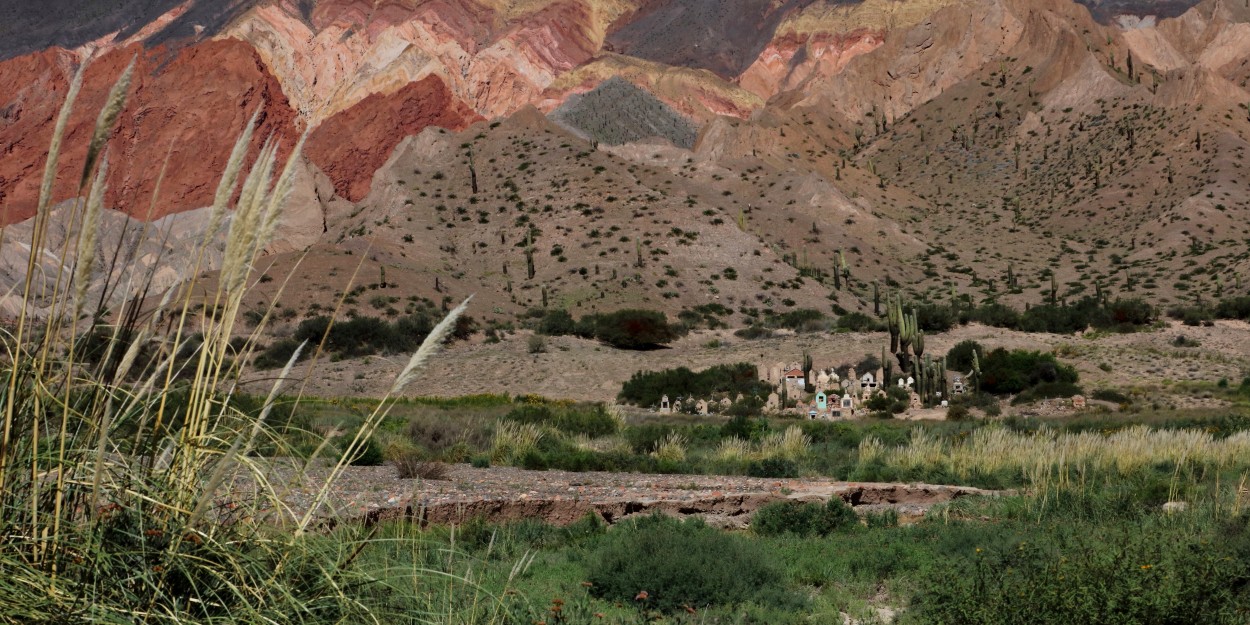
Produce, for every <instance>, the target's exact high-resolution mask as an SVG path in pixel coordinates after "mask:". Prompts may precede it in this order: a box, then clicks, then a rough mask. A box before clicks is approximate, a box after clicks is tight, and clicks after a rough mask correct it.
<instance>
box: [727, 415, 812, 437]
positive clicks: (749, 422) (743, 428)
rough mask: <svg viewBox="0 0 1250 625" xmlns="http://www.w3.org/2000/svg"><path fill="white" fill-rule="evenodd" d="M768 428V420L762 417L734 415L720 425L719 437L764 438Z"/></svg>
mask: <svg viewBox="0 0 1250 625" xmlns="http://www.w3.org/2000/svg"><path fill="white" fill-rule="evenodd" d="M805 423H807V422H805ZM768 430H769V426H768V420H767V419H764V418H763V417H760V418H758V419H752V418H750V417H748V416H747V415H736V416H734V418H732V419H730V420H729V421H726V422H725V424H724V425H722V426H720V437H721V438H723V439H724V438H738V439H742V440H744V441H759V440H760V439H762V438H764V435H765V434H767V433H768Z"/></svg>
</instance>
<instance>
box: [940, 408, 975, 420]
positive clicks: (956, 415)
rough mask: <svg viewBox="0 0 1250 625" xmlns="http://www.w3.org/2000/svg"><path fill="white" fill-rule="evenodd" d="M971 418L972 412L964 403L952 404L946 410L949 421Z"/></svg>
mask: <svg viewBox="0 0 1250 625" xmlns="http://www.w3.org/2000/svg"><path fill="white" fill-rule="evenodd" d="M970 418H972V413H971V412H970V411H969V410H968V407H967V406H965V405H963V404H951V405H950V407H949V408H947V410H946V420H947V421H967V420H968V419H970Z"/></svg>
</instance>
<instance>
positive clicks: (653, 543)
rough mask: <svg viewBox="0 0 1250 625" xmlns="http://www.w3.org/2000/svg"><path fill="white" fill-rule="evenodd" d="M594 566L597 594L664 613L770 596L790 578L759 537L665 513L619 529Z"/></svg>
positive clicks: (609, 536) (605, 542)
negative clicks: (755, 539) (771, 590)
mask: <svg viewBox="0 0 1250 625" xmlns="http://www.w3.org/2000/svg"><path fill="white" fill-rule="evenodd" d="M587 569H588V573H589V574H588V578H589V581H590V583H591V584H592V586H591V593H592V594H594V595H595V596H598V597H601V598H604V599H608V600H615V601H620V602H623V603H628V604H633V605H639V606H640V607H645V608H651V609H657V610H661V611H674V610H679V609H682V608H683V606H688V607H691V608H695V609H702V608H704V607H707V606H719V605H736V604H741V603H747V602H751V601H759V600H761V599H764V600H767V599H768V598H769V597H768V596H767V595H765V594H764V593H765V589H768V588H776V587H777V585H778V582H779V580H782V579H784V575H783V573H782V571H781V570H779V569H778V568H777V567H776V566H775V565H774V564H773V562H772V561H771V559H770V557H769V555H768V552H767V551H765V550H764V549H763V548H762V547H761V545H759V544H758V543H753V542H751V541H749V540H747V539H745V538H744V537H742V536H736V535H733V534H726V533H723V532H720V531H718V530H715V529H712V528H710V527H708V526H707V525H705V524H704V523H703V522H702V521H701V520H698V519H688V520H685V521H681V520H677V519H673V518H670V517H666V516H662V515H658V514H657V515H653V516H650V517H646V518H643V519H639V520H637V521H635V522H626V523H622V524H620V525H618V526H617V527H615V528H613V530H612V531H611V532H609V533H608V534H607V536H606V537H605V538H604V539H603V541H602V546H601V547H600V548H599V549H598V550H596V551H595V552H594V553H593V554H591V556H590V558H589V564H588V567H587ZM642 591H646V593H647V598H646V599H645V600H635V597H637V596H638V595H639V593H640V592H642Z"/></svg>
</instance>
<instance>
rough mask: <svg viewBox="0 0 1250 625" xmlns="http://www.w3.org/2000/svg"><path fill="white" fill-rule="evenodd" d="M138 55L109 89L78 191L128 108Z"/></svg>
mask: <svg viewBox="0 0 1250 625" xmlns="http://www.w3.org/2000/svg"><path fill="white" fill-rule="evenodd" d="M136 61H138V57H133V58H131V59H130V64H129V65H127V66H126V70H125V71H123V72H122V75H121V77H120V78H118V79H117V82H115V83H113V88H112V89H111V90H110V91H109V95H108V99H107V100H106V101H105V103H104V108H102V109H100V116H99V117H97V118H96V121H95V130H94V131H93V132H92V133H91V143H89V144H88V145H87V160H86V161H85V162H84V163H83V166H82V178H81V179H79V181H78V191H79V194H80V195H81V194H82V189H84V188H85V187H86V186H87V180H89V179H90V178H91V171H92V170H93V169H94V168H95V164H96V160H98V159H99V158H100V154H101V153H102V152H103V150H104V144H105V143H106V142H107V141H108V135H109V133H110V132H112V131H113V124H115V123H117V118H118V116H120V115H121V114H122V109H124V108H126V97H127V96H128V95H129V93H130V79H131V76H133V75H134V71H135V62H136Z"/></svg>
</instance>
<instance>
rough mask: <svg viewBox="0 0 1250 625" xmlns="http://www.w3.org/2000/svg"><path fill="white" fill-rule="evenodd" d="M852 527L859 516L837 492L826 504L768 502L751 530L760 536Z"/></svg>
mask: <svg viewBox="0 0 1250 625" xmlns="http://www.w3.org/2000/svg"><path fill="white" fill-rule="evenodd" d="M853 527H859V517H858V516H857V515H856V514H855V510H854V509H853V508H851V506H849V505H847V503H846V502H845V501H842V498H841V497H838V496H836V495H835V496H833V497H830V498H829V501H828V502H827V503H825V505H823V506H822V505H820V504H816V503H812V502H803V501H778V502H774V503H770V504H765V505H763V506H761V507H760V509H759V510H757V511H756V512H755V516H754V517H753V518H752V519H751V531H753V532H755V533H756V534H759V535H761V536H779V535H782V534H794V535H797V536H828V535H829V534H832V533H833V532H837V531H842V530H846V529H849V528H853Z"/></svg>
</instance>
